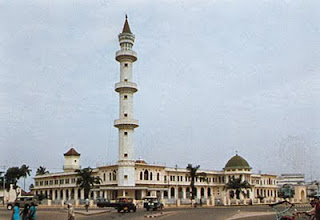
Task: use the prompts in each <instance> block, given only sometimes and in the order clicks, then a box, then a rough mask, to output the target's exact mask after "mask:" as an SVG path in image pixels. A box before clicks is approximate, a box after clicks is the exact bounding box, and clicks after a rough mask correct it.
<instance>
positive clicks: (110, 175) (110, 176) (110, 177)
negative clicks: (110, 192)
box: [109, 173, 112, 181]
mask: <svg viewBox="0 0 320 220" xmlns="http://www.w3.org/2000/svg"><path fill="white" fill-rule="evenodd" d="M109 180H110V181H111V180H112V174H111V173H109Z"/></svg>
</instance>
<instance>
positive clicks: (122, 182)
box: [114, 16, 139, 186]
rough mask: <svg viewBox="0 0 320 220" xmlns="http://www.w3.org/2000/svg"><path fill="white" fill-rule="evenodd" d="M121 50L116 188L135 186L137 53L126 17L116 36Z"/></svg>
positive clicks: (118, 88) (116, 86) (117, 56)
mask: <svg viewBox="0 0 320 220" xmlns="http://www.w3.org/2000/svg"><path fill="white" fill-rule="evenodd" d="M118 37H119V43H120V47H121V49H120V50H119V51H117V52H116V60H117V61H118V62H119V63H120V82H118V83H116V85H115V91H116V92H118V93H119V104H120V112H119V119H117V120H115V122H114V126H115V127H116V128H118V129H119V156H118V157H119V160H118V178H117V180H118V186H135V175H134V171H135V169H134V165H135V161H134V144H133V142H134V141H133V134H134V129H135V128H136V127H138V126H139V122H138V120H135V119H134V118H133V94H134V93H135V92H137V91H138V89H137V84H135V83H134V82H132V64H133V62H135V61H136V60H137V53H136V52H134V51H133V50H132V46H133V43H134V35H133V34H132V33H131V30H130V27H129V23H128V17H127V16H126V21H125V23H124V26H123V30H122V33H120V34H119V35H118Z"/></svg>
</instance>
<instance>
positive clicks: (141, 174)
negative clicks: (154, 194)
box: [140, 171, 143, 180]
mask: <svg viewBox="0 0 320 220" xmlns="http://www.w3.org/2000/svg"><path fill="white" fill-rule="evenodd" d="M142 179H143V173H142V171H141V172H140V180H142Z"/></svg>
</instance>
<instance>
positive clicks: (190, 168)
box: [187, 163, 206, 199]
mask: <svg viewBox="0 0 320 220" xmlns="http://www.w3.org/2000/svg"><path fill="white" fill-rule="evenodd" d="M199 168H200V165H197V166H195V167H193V166H192V164H190V163H189V164H188V166H187V170H188V171H189V177H190V188H191V199H194V197H195V193H196V187H195V186H194V182H195V179H196V178H197V177H198V176H201V177H205V176H206V174H205V173H197V171H198V169H199Z"/></svg>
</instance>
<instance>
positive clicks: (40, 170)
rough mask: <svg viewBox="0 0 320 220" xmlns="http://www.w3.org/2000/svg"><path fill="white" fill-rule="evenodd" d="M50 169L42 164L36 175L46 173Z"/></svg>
mask: <svg viewBox="0 0 320 220" xmlns="http://www.w3.org/2000/svg"><path fill="white" fill-rule="evenodd" d="M48 173H49V171H48V170H47V169H46V168H45V167H43V166H40V167H39V168H38V169H37V172H36V176H38V175H44V174H48Z"/></svg>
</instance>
